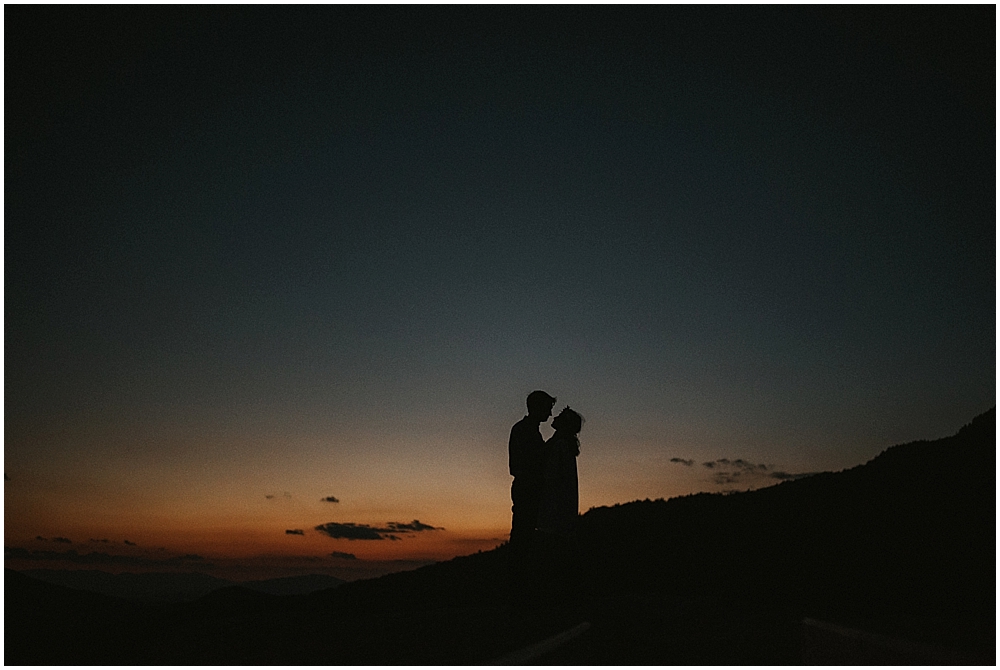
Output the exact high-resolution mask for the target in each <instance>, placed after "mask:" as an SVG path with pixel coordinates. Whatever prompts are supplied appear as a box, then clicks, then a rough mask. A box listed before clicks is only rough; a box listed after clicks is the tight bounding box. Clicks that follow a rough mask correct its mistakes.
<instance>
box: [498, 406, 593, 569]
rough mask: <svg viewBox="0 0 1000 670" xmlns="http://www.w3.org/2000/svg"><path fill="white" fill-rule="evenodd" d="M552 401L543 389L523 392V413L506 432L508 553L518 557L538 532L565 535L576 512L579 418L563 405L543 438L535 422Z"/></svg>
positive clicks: (547, 413) (543, 418) (544, 416)
mask: <svg viewBox="0 0 1000 670" xmlns="http://www.w3.org/2000/svg"><path fill="white" fill-rule="evenodd" d="M555 402H556V399H555V398H554V397H552V396H550V395H549V394H548V393H546V392H545V391H532V392H531V393H530V394H528V415H527V416H526V417H524V418H523V419H521V420H520V421H518V422H517V423H515V424H514V427H513V428H511V430H510V443H509V455H510V474H511V475H513V476H514V482H513V483H512V484H511V487H510V498H511V501H512V502H513V508H512V513H513V518H512V521H511V528H510V547H511V552H512V555H513V556H514V557H515V560H516V559H517V557H522V556H523V555H524V554H525V553H526V552H527V551H528V550H529V549H530V547H531V546H532V545H533V544H536V543H537V541H538V536H539V535H540V534H544V535H545V536H548V537H550V538H551V537H557V538H565V537H570V536H571V535H572V533H573V531H574V528H575V526H576V521H577V516H578V514H579V503H580V494H579V489H578V481H577V471H576V457H577V456H578V455H579V454H580V439H579V437H577V436H578V435H579V433H580V429H581V428H582V426H583V417H581V416H580V415H579V414H578V413H576V412H574V411H573V410H571V409H570V408H569V407H567V408H565V409H564V410H563V411H561V412H560V413H559V415H558V416H557V417H556V418H554V419H553V420H552V428H553V429H554V430H555V433H554V434H553V435H552V437H550V438H549V440H548V441H547V442H546V441H545V440H543V439H542V434H541V432H540V430H539V425H540V424H541V423H542V422H543V421H546V420H548V418H549V417H550V416H552V407H553V405H555Z"/></svg>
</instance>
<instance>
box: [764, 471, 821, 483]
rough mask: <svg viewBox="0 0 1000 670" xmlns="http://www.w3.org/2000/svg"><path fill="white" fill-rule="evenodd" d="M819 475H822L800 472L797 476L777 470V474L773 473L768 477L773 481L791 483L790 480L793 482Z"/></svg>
mask: <svg viewBox="0 0 1000 670" xmlns="http://www.w3.org/2000/svg"><path fill="white" fill-rule="evenodd" d="M818 474H820V473H818V472H799V473H797V474H796V473H792V472H782V471H781V470H776V471H775V472H772V473H771V474H769V475H768V477H770V478H772V479H780V480H781V481H789V480H793V479H802V478H803V477H812V476H813V475H818Z"/></svg>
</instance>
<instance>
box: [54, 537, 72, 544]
mask: <svg viewBox="0 0 1000 670" xmlns="http://www.w3.org/2000/svg"><path fill="white" fill-rule="evenodd" d="M52 541H53V542H60V543H62V544H73V540H71V539H69V538H68V537H54V538H52Z"/></svg>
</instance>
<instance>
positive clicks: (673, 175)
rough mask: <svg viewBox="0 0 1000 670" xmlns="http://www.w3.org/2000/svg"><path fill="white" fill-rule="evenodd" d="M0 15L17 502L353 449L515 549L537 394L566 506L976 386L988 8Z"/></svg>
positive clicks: (985, 216)
mask: <svg viewBox="0 0 1000 670" xmlns="http://www.w3.org/2000/svg"><path fill="white" fill-rule="evenodd" d="M5 23H6V32H5V39H6V54H5V55H6V59H5V63H6V68H5V82H6V83H5V86H6V105H5V113H6V117H5V121H6V125H5V128H6V133H5V140H6V163H5V164H6V172H5V175H6V188H5V223H6V227H5V249H6V251H5V259H6V270H5V279H6V284H5V301H6V302H5V305H6V306H5V317H6V320H5V324H6V327H5V336H6V340H5V341H6V377H5V389H6V395H5V418H6V423H5V426H6V427H5V438H6V447H5V454H6V468H7V470H8V473H10V472H11V471H14V472H17V471H18V470H20V471H22V472H31V473H35V474H36V475H37V477H40V478H41V481H39V482H38V484H37V485H38V490H40V491H44V490H45V487H46V486H57V485H56V484H54V483H53V482H52V481H50V480H51V477H55V476H56V475H53V474H51V473H52V472H55V473H70V472H79V470H78V469H77V470H75V469H76V468H80V467H84V468H85V467H86V466H84V465H81V464H82V463H86V462H87V461H88V460H90V459H91V458H95V459H98V460H100V461H101V462H102V463H104V464H105V466H106V468H107V472H103V473H102V474H101V475H100V476H97V475H95V478H96V479H95V481H100V482H102V483H107V482H108V481H109V478H110V479H113V477H114V472H118V473H119V474H120V476H121V477H123V478H129V477H133V478H134V477H139V478H140V479H141V478H142V477H148V478H149V481H150V482H152V481H154V480H155V479H157V477H156V474H155V473H156V472H157V468H158V467H160V466H162V467H164V468H175V469H176V468H180V469H181V471H184V472H188V471H193V470H199V469H204V467H206V464H209V466H210V467H208V469H209V470H211V471H212V472H217V474H218V476H219V477H225V472H226V468H227V466H228V465H229V464H233V463H239V464H240V467H245V468H248V469H249V471H253V472H254V473H256V474H255V476H256V477H258V479H255V480H254V481H255V482H258V484H259V485H260V486H264V485H265V484H264V483H262V482H266V481H269V480H268V479H267V477H268V476H270V477H272V479H275V480H282V481H284V480H283V479H282V478H283V477H286V478H288V479H289V480H294V479H295V476H293V474H291V473H289V472H285V471H284V470H282V468H283V467H289V466H288V465H287V464H288V463H295V464H296V467H301V468H303V469H305V470H308V471H309V472H311V473H317V472H321V471H322V468H323V467H324V465H323V464H326V463H327V461H325V460H322V459H323V458H327V457H328V456H329V454H345V456H344V460H343V462H341V461H337V463H339V464H340V465H342V466H343V468H344V470H343V472H345V473H351V474H343V475H342V477H341V480H342V481H343V482H345V484H344V486H345V487H346V482H348V481H350V482H361V481H364V482H366V483H365V484H364V486H362V485H361V484H360V483H358V484H357V487H358V488H359V490H362V489H363V490H365V491H369V492H370V493H369V494H368V495H369V496H370V497H371V498H372V500H374V499H377V498H378V495H377V491H376V490H375V489H377V488H378V487H379V486H383V485H384V486H386V487H389V488H398V487H399V486H401V485H400V484H399V482H394V483H390V482H385V481H381V480H380V479H379V478H378V477H375V476H374V475H372V476H371V477H372V478H371V479H365V477H366V476H368V475H363V474H360V473H363V472H367V470H365V468H366V467H368V469H369V470H370V469H371V468H376V466H374V465H371V463H375V462H380V463H381V462H383V461H381V460H379V459H385V460H386V461H391V462H393V463H395V464H396V465H395V466H394V467H398V468H399V469H400V472H401V473H402V474H400V475H399V476H400V477H401V478H402V479H405V480H406V484H405V486H403V488H404V489H405V490H407V491H411V490H412V495H413V496H414V498H419V497H420V496H421V495H423V494H422V493H421V492H422V491H425V490H426V489H427V488H430V487H438V489H440V487H441V486H442V485H444V486H446V487H447V486H454V487H455V489H454V494H453V495H451V497H447V496H445V497H446V498H447V500H448V502H447V504H446V503H445V502H442V503H440V505H438V506H437V507H432V508H431V509H432V511H434V512H436V513H438V514H439V515H444V516H447V513H446V512H445V511H444V510H446V509H449V508H448V505H452V506H461V505H467V504H472V503H469V502H468V501H469V500H473V499H474V500H475V504H474V506H478V507H476V509H477V510H478V509H480V508H482V510H481V511H480V512H477V513H476V514H474V515H473V516H475V518H476V519H478V521H476V523H480V524H481V525H483V526H484V527H485V526H490V525H491V524H493V525H496V526H498V527H501V526H503V525H504V524H505V523H506V521H505V518H504V514H506V512H505V509H506V505H507V504H508V502H507V500H506V498H505V496H506V493H505V492H504V489H505V487H506V485H507V483H508V482H509V478H508V477H507V474H506V471H505V468H504V463H505V447H506V434H507V430H508V429H509V425H510V424H511V423H513V422H514V421H516V420H517V418H519V416H520V415H521V413H522V411H523V399H524V396H525V395H526V394H527V392H528V391H530V390H532V389H534V388H544V389H546V390H548V391H549V392H551V393H553V394H554V395H556V396H558V397H559V399H560V403H559V405H560V406H561V405H562V404H563V403H569V404H571V405H573V406H574V407H575V408H577V409H579V410H580V411H581V412H582V413H583V414H584V416H585V417H587V419H588V422H587V425H586V427H585V432H584V434H583V435H582V436H581V437H582V439H583V443H584V451H585V456H583V457H581V459H582V460H581V482H582V483H581V495H582V504H583V505H584V506H585V507H586V506H588V505H590V504H608V503H613V502H620V501H623V500H626V499H631V498H636V497H646V496H657V495H675V494H678V493H684V492H688V491H690V490H698V489H699V488H708V489H710V488H712V484H711V482H710V481H708V482H707V483H706V481H707V480H705V481H703V480H700V479H697V478H692V475H691V474H690V473H684V472H680V471H679V470H678V469H677V468H676V467H673V466H670V465H665V463H669V461H668V460H667V459H669V458H671V457H681V458H685V459H694V460H696V461H700V460H713V459H715V458H720V457H727V458H733V459H735V458H743V457H747V456H749V457H752V458H753V459H754V460H757V461H765V462H766V463H768V464H770V465H773V466H774V467H775V468H785V469H789V470H796V471H811V470H818V469H839V468H843V467H848V466H851V465H854V464H857V463H860V462H863V461H865V460H867V459H869V458H871V457H873V456H874V455H875V454H877V453H878V451H880V450H881V449H883V448H885V447H887V446H890V445H891V444H893V443H894V442H899V441H905V440H910V439H918V438H924V437H928V438H931V437H938V436H941V435H946V434H950V433H952V432H954V431H955V430H957V429H958V428H959V427H960V426H961V425H962V424H963V423H965V422H967V421H968V420H970V419H971V418H972V417H973V416H974V415H976V414H978V413H980V412H982V411H985V410H986V409H988V408H989V407H991V406H992V405H993V404H994V403H995V367H996V366H995V107H994V100H995V86H994V82H995V65H994V62H995V61H994V52H995V35H994V26H995V8H993V7H992V6H973V7H885V8H877V9H870V8H861V7H849V6H848V7H828V8H813V7H786V6H776V7H767V8H755V7H742V6H740V7H714V6H707V7H674V6H665V7H641V8H617V7H615V8H608V7H584V8H574V7H555V8H541V7H520V6H518V7H500V8H490V9H469V8H456V7H433V8H419V7H402V8H399V7H362V8H348V7H337V6H334V7H307V8H265V7H252V8H240V7H221V8H215V9H212V10H204V9H201V8H194V7H171V8H166V9H163V8H161V9H156V10H151V9H147V8H141V9H135V8H125V7H117V8H111V9H103V8H94V7H74V8H64V7H33V6H16V7H6V8H5ZM211 436H215V437H211ZM220 436H222V437H220ZM216 438H218V439H220V440H222V441H223V442H226V443H227V444H229V443H230V442H231V443H232V444H238V445H242V446H239V447H237V446H233V447H231V448H221V447H218V448H215V451H213V450H212V449H209V448H204V449H203V448H201V447H199V444H202V442H200V441H205V440H207V441H208V442H211V440H213V439H216ZM276 450H279V451H280V452H281V454H282V457H281V458H280V459H279V461H280V462H281V464H275V463H274V462H272V461H273V458H274V456H273V454H274V452H275V451H276ZM588 450H589V455H590V457H591V459H592V461H591V465H590V467H591V470H589V471H588V470H587V468H588V464H587V462H586V459H585V457H586V455H587V452H588ZM329 457H330V458H333V456H329ZM366 458H371V459H373V460H372V461H370V462H368V461H366V460H365V459H366ZM134 459H139V460H140V461H142V462H143V463H145V464H146V465H144V466H143V468H144V469H143V471H142V472H143V473H145V474H141V475H140V474H136V473H135V472H132V470H130V468H132V467H134V465H133V463H134ZM316 459H319V460H316ZM366 462H367V463H369V465H367V466H366V465H365V463H366ZM346 463H349V464H350V465H345V464H346ZM445 463H446V464H447V465H444V464H445ZM109 464H110V465H109ZM114 464H118V465H117V466H115V465H114ZM158 464H159V465H158ZM434 464H438V465H434ZM340 465H338V467H340ZM438 466H440V467H438ZM116 467H118V468H119V469H117V470H116ZM331 467H332V466H331ZM379 467H381V466H379ZM185 468H187V469H186V470H185ZM213 468H214V469H213ZM436 468H437V469H436ZM441 468H444V470H443V471H445V472H447V473H450V475H449V476H442V475H440V472H442V470H441ZM376 469H378V468H376ZM296 472H297V471H296ZM43 473H49V474H43ZM268 473H271V474H268ZM421 473H423V474H421ZM427 473H437V474H427ZM62 476H64V477H65V478H66V479H67V480H68V479H72V475H70V474H64V475H62ZM316 476H319V475H316ZM337 476H340V475H334V474H329V477H330V478H332V480H333V481H332V483H331V485H333V484H336V482H337V481H338V480H337ZM422 476H423V477H424V480H422V481H421V477H422ZM206 477H207V475H206ZM428 477H429V478H430V480H429V481H428V480H427V478H428ZM685 477H686V478H687V479H685ZM440 479H443V480H444V481H445V482H447V484H442V483H441V481H439V480H440ZM494 480H495V481H494ZM143 481H145V480H143ZM162 485H163V484H162V483H158V484H157V486H162ZM317 485H318V484H317ZM150 486H152V484H150ZM205 486H211V484H210V483H209V480H208V479H206V481H205ZM282 486H288V487H291V486H293V484H282ZM484 487H485V488H484ZM588 487H590V488H588ZM341 490H342V489H338V488H336V487H335V488H334V489H332V490H330V491H327V493H337V494H338V496H341V493H340V491H341ZM252 493H254V494H256V493H258V492H257V491H253V492H252ZM39 495H41V494H39ZM341 497H342V496H341ZM463 501H465V502H463ZM150 504H151V505H152V503H150ZM413 505H414V506H417V505H418V503H417V502H416V501H414V502H413ZM373 506H374V507H377V505H375V503H374V502H372V503H370V504H369V506H368V507H365V508H364V509H374V507H373ZM390 507H391V506H390ZM403 508H405V504H404V503H399V506H398V507H391V509H393V510H396V509H399V514H406V512H404V511H403ZM357 513H358V514H359V515H361V514H363V511H362V508H358V512H357ZM39 514H40V513H39ZM50 516H54V513H53V515H50ZM494 517H496V518H495V519H494ZM408 519H409V517H406V518H405V519H404V520H408ZM421 519H423V520H424V521H427V522H429V523H431V524H433V525H445V526H449V525H452V526H454V525H455V523H454V522H450V521H449V520H448V519H442V518H440V516H439V518H430V517H427V518H424V517H421ZM344 520H346V521H358V522H365V521H367V518H361V517H360V516H359V517H358V518H356V519H355V518H352V519H338V521H344ZM487 520H488V521H487ZM29 521H30V519H27V518H26V520H24V521H23V523H22V524H21V525H23V526H24V528H25V529H26V530H25V532H26V533H28V532H29V531H28V530H27V528H28V526H29V525H30V523H29ZM327 521H330V519H327ZM375 521H378V522H384V519H382V520H378V519H375ZM494 521H496V523H495V524H494V523H493V522H494ZM470 523H472V522H470ZM458 525H461V523H459V524H458ZM473 525H474V524H473ZM19 528H20V526H19ZM49 532H53V533H55V532H57V531H56V530H52V531H49ZM30 534H32V535H33V534H35V531H30Z"/></svg>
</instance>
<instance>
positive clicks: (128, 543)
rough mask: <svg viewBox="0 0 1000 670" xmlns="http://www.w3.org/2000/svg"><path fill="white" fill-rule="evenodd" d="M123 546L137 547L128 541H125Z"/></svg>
mask: <svg viewBox="0 0 1000 670" xmlns="http://www.w3.org/2000/svg"><path fill="white" fill-rule="evenodd" d="M125 544H127V545H128V546H130V547H135V546H137V545H136V543H135V542H129V541H128V540H125Z"/></svg>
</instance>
